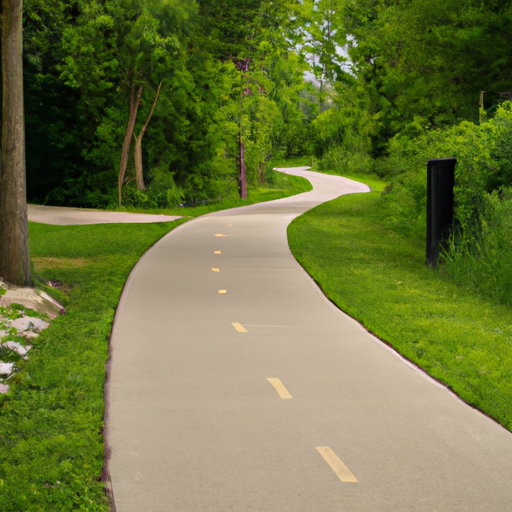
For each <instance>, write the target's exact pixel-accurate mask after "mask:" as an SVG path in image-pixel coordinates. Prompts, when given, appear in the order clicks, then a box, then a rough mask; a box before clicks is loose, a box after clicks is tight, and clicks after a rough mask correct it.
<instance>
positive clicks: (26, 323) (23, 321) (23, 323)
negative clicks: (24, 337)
mask: <svg viewBox="0 0 512 512" xmlns="http://www.w3.org/2000/svg"><path fill="white" fill-rule="evenodd" d="M30 325H31V324H30V320H29V318H28V316H22V317H21V318H16V320H11V327H14V328H15V329H16V330H17V331H18V332H22V331H26V330H27V329H29V328H30Z"/></svg>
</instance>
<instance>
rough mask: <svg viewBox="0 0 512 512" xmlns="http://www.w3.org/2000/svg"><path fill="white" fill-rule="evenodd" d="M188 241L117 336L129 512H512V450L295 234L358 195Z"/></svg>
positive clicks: (127, 312) (206, 220)
mask: <svg viewBox="0 0 512 512" xmlns="http://www.w3.org/2000/svg"><path fill="white" fill-rule="evenodd" d="M287 172H291V173H293V174H296V175H301V176H305V177H307V178H308V179H310V181H311V182H312V184H313V186H314V190H313V191H312V192H308V193H305V194H301V195H299V196H295V197H292V198H287V199H283V200H279V201H274V202H272V203H263V204H258V205H252V206H249V207H244V208H239V209H235V210H227V211H224V212H217V213H215V214H211V215H208V216H205V217H201V218H198V219H196V220H193V221H191V222H189V223H186V224H184V225H182V226H180V227H179V228H177V229H176V230H174V231H173V232H171V233H170V234H169V235H167V236H166V237H165V238H163V239H162V240H161V241H160V242H159V243H158V244H156V245H155V246H154V247H153V248H152V249H151V250H150V251H149V252H148V253H146V255H145V256H144V257H143V258H142V259H141V261H140V262H139V263H138V264H137V266H136V267H135V269H134V271H133V272H132V274H131V276H130V278H129V280H128V283H127V285H126V288H125V290H124V293H123V296H122V299H121V302H120V305H119V308H118V312H117V315H116V319H115V325H114V330H113V335H112V340H111V342H112V353H111V367H110V371H109V383H108V387H107V398H108V401H107V403H108V408H107V423H106V426H107V430H106V432H107V442H108V444H109V447H110V450H111V458H110V461H109V469H110V474H111V479H112V486H113V493H114V496H115V504H116V508H117V512H141V511H151V512H169V511H176V512H178V511H179V512H198V511H211V512H227V511H234V512H253V511H262V512H263V511H265V512H283V511H293V512H303V511H304V512H305V511H311V512H313V511H314V512H319V511H321V512H339V511H350V512H398V511H404V512H411V511H424V512H434V511H439V512H448V511H449V512H459V511H460V512H476V511H482V512H490V511H493V512H494V511H496V512H503V511H507V510H511V509H512V508H511V505H510V496H512V478H511V475H512V435H510V433H508V432H507V431H505V430H504V429H503V428H501V427H500V426H498V425H497V424H496V423H494V422H493V421H491V420H489V419H488V418H486V417H484V416H483V415H481V414H480V413H478V412H476V411H475V410H473V409H471V408H470V407H468V406H467V405H465V404H464V403H462V402H461V401H460V400H458V399H457V398H456V397H454V396H453V395H452V394H450V393H449V392H448V391H446V390H445V389H444V388H442V387H440V386H438V385H436V384H435V383H433V382H432V381H431V380H429V379H428V378H426V377H425V376H424V375H423V374H422V373H420V372H418V371H416V370H414V369H413V368H412V367H411V366H410V365H408V364H406V363H405V362H404V361H403V360H402V359H400V358H399V357H397V356H396V355H395V354H394V353H393V352H392V351H390V350H389V349H388V348H386V347H385V346H384V345H383V344H382V343H380V342H379V341H378V340H376V339H375V338H373V337H372V336H371V335H369V334H368V333H367V332H366V331H365V330H364V329H362V328H361V327H360V326H359V325H358V324H357V323H356V322H355V321H353V320H351V319H350V318H348V317H347V316H346V315H344V314H343V313H342V312H340V311H339V310H337V309H336V308H335V307H334V306H332V304H331V303H330V302H329V301H327V300H326V299H325V297H324V296H323V295H322V294H321V292H320V291H319V289H318V287H317V286H316V285H315V284H314V282H313V281H312V280H311V279H310V278H309V276H307V274H306V273H305V272H304V271H303V270H302V268H301V267H300V266H299V265H298V263H297V262H296V261H295V259H294V258H293V257H292V255H291V253H290V250H289V248H288V244H287V238H286V227H287V225H288V224H289V222H290V221H291V220H292V219H293V218H294V217H296V216H297V215H300V214H301V213H302V212H304V211H306V210H307V209H309V208H311V207H313V206H314V205H316V204H319V203H321V202H323V201H326V200H329V199H332V198H334V197H336V196H339V195H341V194H343V193H354V192H364V191H366V190H367V187H365V186H362V185H361V184H358V183H355V182H353V181H350V180H347V179H344V178H339V177H333V176H322V175H318V174H316V173H311V172H308V171H305V170H303V169H300V168H298V169H294V170H287Z"/></svg>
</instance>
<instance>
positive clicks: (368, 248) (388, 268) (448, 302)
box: [288, 192, 512, 430]
mask: <svg viewBox="0 0 512 512" xmlns="http://www.w3.org/2000/svg"><path fill="white" fill-rule="evenodd" d="M379 196H380V194H379V193H378V192H372V193H369V194H358V195H349V196H342V197H341V198H338V199H336V200H334V201H331V202H329V203H325V204H323V205H320V206H318V207H316V208H315V209H313V210H311V211H309V212H307V213H306V214H305V215H303V216H301V217H299V218H297V219H296V220H294V221H293V223H292V224H291V225H290V227H289V231H288V236H289V242H290V246H291V248H292V251H293V253H294V255H295V256H296V258H297V259H298V261H299V262H300V263H301V265H302V266H303V267H304V268H305V269H306V271H307V272H308V273H309V274H310V275H311V276H312V277H313V278H314V279H315V280H316V281H317V282H318V283H319V285H320V286H321V288H322V289H323V290H324V292H325V294H326V295H327V296H328V297H329V298H330V299H331V300H332V301H333V302H334V303H335V304H337V305H338V307H340V309H342V310H344V311H345V312H347V313H348V314H349V315H350V316H352V317H354V318H356V319H357V320H359V321H360V322H361V323H362V324H363V325H364V326H365V327H366V328H367V329H368V330H370V331H371V332H373V333H375V334H376V335H377V336H379V337H380V338H382V339H383V340H385V341H386V342H388V343H389V344H391V345H392V346H393V347H394V348H396V349H397V350H398V351H399V352H400V353H401V354H403V355H404V356H405V357H407V358H408V359H410V360H411V361H413V362H414V363H416V364H417V365H418V366H420V367H422V368H423V369H425V370H426V371H427V372H428V373H429V374H430V375H432V376H433V377H434V378H436V379H438V380H439V381H441V382H443V383H445V384H446V385H447V386H448V387H449V388H451V389H452V390H453V391H454V392H455V393H457V394H458V395H459V396H460V397H461V398H462V399H463V400H465V401H466V402H467V403H469V404H471V405H473V406H475V407H477V408H478V409H480V410H482V411H483V412H485V413H486V414H488V415H489V416H491V417H493V418H495V419H496V420H497V421H499V422H500V423H501V424H502V425H503V426H505V427H506V428H507V429H509V430H512V408H511V407H510V401H511V398H512V312H511V311H510V308H506V307H504V306H501V305H499V304H497V303H494V302H491V301H486V300H485V299H482V298H481V297H478V296H476V295H474V294H471V292H468V291H466V290H464V289H462V288H460V287H458V286H456V285H454V284H452V283H450V282H449V281H448V280H447V279H443V276H442V275H441V274H440V273H439V272H437V271H434V270H430V269H428V268H426V266H425V247H424V241H423V240H411V239H408V238H405V237H403V236H402V235H400V234H399V233H397V232H395V231H392V230H391V229H387V228H384V227H383V226H384V225H385V217H386V210H385V209H384V208H383V207H382V205H381V202H380V200H379Z"/></svg>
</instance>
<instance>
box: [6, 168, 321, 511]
mask: <svg viewBox="0 0 512 512" xmlns="http://www.w3.org/2000/svg"><path fill="white" fill-rule="evenodd" d="M276 174H277V176H276V179H277V180H278V182H277V185H275V186H274V188H272V189H268V188H266V189H264V190H263V191H258V190H256V191H251V197H250V198H249V199H248V200H245V201H242V200H237V201H224V202H221V203H216V204H215V205H211V206H210V207H201V208H196V209H187V215H189V216H197V215H199V214H204V213H207V212H208V211H216V210H219V209H226V208H229V207H233V206H242V205H245V204H252V203H254V202H258V201H264V200H266V201H269V200H272V199H276V198H278V197H284V196H290V195H293V194H297V193H300V192H303V191H305V190H310V189H311V185H310V184H309V182H308V181H307V180H304V179H303V178H298V177H295V176H285V175H282V174H280V173H276ZM233 202H234V203H235V204H232V203H233ZM159 213H163V212H161V211H160V212H159ZM183 222H184V221H183V220H179V221H176V222H171V223H154V224H100V225H82V226H49V225H45V224H37V223H30V225H29V230H30V247H31V257H32V263H33V266H34V273H35V275H36V276H37V280H38V281H39V285H41V284H42V283H47V282H48V281H56V282H59V283H61V291H60V292H58V291H57V292H56V291H55V290H54V289H46V291H48V292H49V293H51V294H52V295H53V296H55V298H56V299H58V300H60V301H61V302H62V303H63V305H65V307H66V310H67V312H66V314H65V315H63V316H60V317H58V318H56V319H55V320H53V321H52V323H51V325H50V327H49V328H48V329H46V330H45V331H43V333H42V334H41V336H40V337H39V338H37V339H36V340H34V342H33V345H34V348H33V349H32V350H31V351H30V359H29V360H27V361H25V362H24V363H23V365H24V366H23V367H22V368H21V371H20V372H19V373H18V374H17V375H16V376H15V377H14V378H13V379H11V380H10V381H9V384H10V391H9V393H8V394H7V395H0V511H2V512H22V511H23V512H32V511H34V512H35V511H38V512H39V511H48V512H64V511H70V510H82V511H91V512H92V511H102V512H106V511H108V510H109V504H108V503H107V500H106V498H105V494H104V492H103V483H102V482H100V481H99V478H100V475H101V470H102V466H103V434H102V430H103V414H104V397H103V392H104V383H105V363H106V360H107V356H108V339H109V336H110V332H111V329H112V322H113V319H114V314H115V310H116V307H117V304H118V302H119V298H120V295H121V291H122V289H123V286H124V284H125V282H126V279H127V278H128V275H129V273H130V271H131V270H132V268H133V266H134V265H135V264H136V263H137V261H138V260H139V259H140V257H141V256H142V254H143V253H144V252H145V251H146V250H147V249H148V248H149V247H151V246H152V245H153V244H154V243H155V242H156V241H158V240H159V239H160V238H161V237H162V236H164V235H165V234H166V233H168V232H169V231H171V230H172V229H173V228H175V227H176V226H178V225H179V224H181V223H183ZM141 342H143V340H141ZM134 378H137V376H136V375H134Z"/></svg>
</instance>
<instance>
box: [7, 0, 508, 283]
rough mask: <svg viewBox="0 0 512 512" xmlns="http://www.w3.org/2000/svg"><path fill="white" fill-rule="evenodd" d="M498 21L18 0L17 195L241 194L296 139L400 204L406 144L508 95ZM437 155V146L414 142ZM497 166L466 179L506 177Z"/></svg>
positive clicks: (187, 2)
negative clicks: (22, 158) (374, 178)
mask: <svg viewBox="0 0 512 512" xmlns="http://www.w3.org/2000/svg"><path fill="white" fill-rule="evenodd" d="M2 3H3V8H4V11H5V9H6V6H9V9H12V8H13V6H14V5H18V7H19V8H21V0H16V1H15V0H2ZM18 10H19V9H18ZM6 20H7V18H6V17H5V12H4V16H3V21H2V23H3V25H4V29H3V31H4V32H5V31H6V30H7V28H6V27H7V23H6ZM4 22H5V23H4ZM511 34H512V6H511V4H510V2H508V1H506V0H490V1H488V2H485V3H482V2H480V1H477V0H465V1H464V2H460V1H458V0H442V1H441V0H407V1H405V2H404V1H402V0H233V1H229V2H228V1H227V0H52V1H51V2H50V1H49V0H25V2H24V5H23V37H24V39H23V86H24V106H25V133H26V140H27V152H26V175H27V181H26V186H27V191H26V192H27V197H28V199H29V200H30V201H32V202H37V203H44V204H54V205H70V206H92V207H102V208H118V207H130V206H137V207H147V208H150V207H157V208H158V207H160V208H163V207H174V206H176V205H179V204H182V203H195V202H202V201H207V200H216V199H219V198H224V197H227V196H229V195H234V194H239V195H240V196H241V197H245V196H246V194H247V186H248V185H249V186H251V185H253V186H254V185H258V184H262V183H264V182H265V181H266V180H268V179H271V173H269V171H270V169H271V168H272V166H273V164H272V159H273V158H275V157H290V156H296V155H311V156H312V157H313V158H314V159H315V161H316V163H317V165H318V167H319V168H320V169H331V170H336V171H338V172H344V173H355V172H363V173H364V172H376V173H378V174H380V175H381V176H385V177H386V179H389V180H391V181H394V184H393V185H392V186H393V187H395V189H394V190H395V191H398V190H401V191H402V192H403V190H405V189H406V190H407V192H406V193H405V192H404V193H405V194H406V195H407V201H408V202H409V203H411V204H412V203H414V204H415V205H416V206H415V208H417V205H421V200H420V199H418V198H421V197H422V194H423V189H422V186H419V185H418V181H417V180H418V179H422V178H421V171H420V170H419V163H417V164H415V165H416V167H414V166H413V167H414V169H413V171H412V174H411V172H409V171H411V165H410V162H411V158H412V157H411V155H419V154H423V153H422V152H421V150H420V149H419V146H418V145H420V146H421V145H422V144H425V142H424V141H425V140H426V139H425V137H427V135H428V134H434V133H437V132H442V131H443V130H450V129H451V128H453V127H457V126H466V131H468V130H469V128H467V126H468V125H463V124H461V123H464V122H469V123H473V124H474V125H477V124H478V123H479V122H480V121H481V120H484V121H492V118H493V116H494V115H495V113H496V112H498V111H499V108H500V105H501V104H502V103H503V102H504V101H505V100H507V99H511V98H512V93H511V92H510V91H511V90H512V76H511V74H512V66H511V62H510V60H511V57H510V54H509V52H508V48H509V46H510V42H511V40H510V39H511V37H512V35H511ZM6 37H7V32H5V33H3V35H2V45H3V57H2V62H3V64H4V60H5V59H4V50H5V48H6V45H5V44H4V40H6ZM305 73H306V74H305ZM308 77H309V78H308ZM6 83H7V82H6V79H4V80H3V91H4V94H5V90H6ZM483 115H484V117H485V119H484V117H482V116H483ZM500 116H501V117H500V119H503V118H504V114H503V113H501V114H500ZM5 122H6V116H5V115H4V124H5ZM4 131H5V130H4ZM8 132H9V133H11V134H12V135H13V137H15V139H16V136H15V135H14V134H15V131H13V130H8ZM493 133H494V132H493ZM500 133H501V132H500ZM453 136H454V137H455V135H453ZM427 138H428V137H427ZM7 144H8V143H7V142H4V141H3V142H2V148H4V146H5V147H7ZM500 144H501V143H498V142H496V144H495V145H497V147H498V146H499V147H501V145H500ZM456 146H457V145H456V144H452V145H449V146H447V147H450V148H452V147H456ZM422 147H423V146H422ZM438 150H439V149H435V150H434V149H433V151H438ZM439 151H440V150H439ZM445 151H448V149H445ZM450 152H451V153H453V152H456V151H455V149H453V150H451V149H450ZM5 155H7V152H6V151H5V150H4V151H2V158H3V157H4V156H5ZM442 156H453V154H434V153H432V154H431V157H432V158H434V157H442ZM496 158H498V159H500V158H501V159H503V158H505V159H507V158H509V157H508V156H506V155H505V156H503V157H502V156H497V157H496ZM422 165H423V164H422ZM500 165H501V164H500ZM406 166H409V167H408V168H407V169H406V168H405V167H406ZM505 167H506V166H505ZM500 168H501V167H500ZM507 169H508V167H507ZM2 176H8V173H6V172H3V173H2ZM411 176H413V177H411ZM418 176H419V178H417V177H418ZM499 176H500V180H501V181H497V182H493V184H492V186H491V185H489V186H488V187H487V188H485V187H483V188H482V189H481V191H480V192H481V194H486V193H487V194H491V193H492V192H493V190H498V189H499V188H500V187H504V186H509V185H510V179H511V178H510V176H512V173H511V172H509V171H503V172H501V171H500V174H499ZM415 180H416V181H415ZM459 182H460V183H463V182H464V183H469V181H468V180H467V179H466V178H461V179H460V180H459ZM493 187H494V188H493ZM0 188H1V189H2V190H4V193H5V194H6V195H7V196H9V197H12V194H11V193H10V192H5V191H6V190H7V188H6V187H4V186H1V187H0ZM491 189H492V190H491ZM461 190H464V187H462V189H461ZM0 193H1V191H0ZM463 196H464V192H461V193H460V194H459V197H461V198H462V197H463ZM482 197H483V196H482ZM8 202H9V199H5V200H3V201H2V200H1V199H0V210H1V207H2V204H4V205H7V204H8ZM481 204H483V203H482V202H481ZM411 208H412V206H411ZM464 215H466V214H464ZM405 216H406V217H407V215H405ZM409 217H410V215H409ZM2 224H3V225H4V226H7V225H8V223H7V222H3V223H2ZM23 224H24V223H23V222H21V225H23ZM420 224H421V222H420ZM0 229H1V228H0ZM5 231H6V232H10V233H11V232H15V230H14V228H7V227H6V228H5ZM0 245H4V246H5V244H0ZM0 270H1V267H0ZM0 273H1V272H0Z"/></svg>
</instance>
